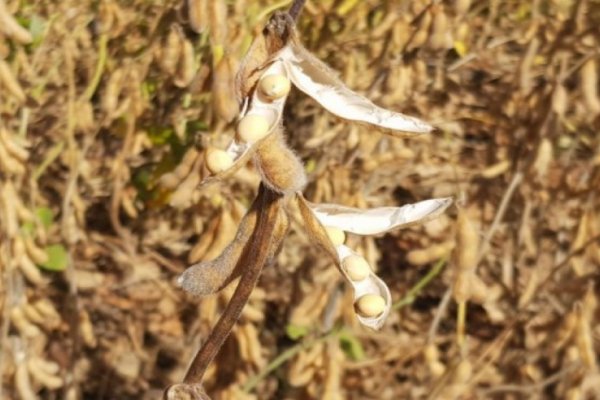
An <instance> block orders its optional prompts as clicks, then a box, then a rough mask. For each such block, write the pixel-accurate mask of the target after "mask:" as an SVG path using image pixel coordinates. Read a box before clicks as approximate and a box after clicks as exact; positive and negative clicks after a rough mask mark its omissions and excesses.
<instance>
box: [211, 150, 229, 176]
mask: <svg viewBox="0 0 600 400" xmlns="http://www.w3.org/2000/svg"><path fill="white" fill-rule="evenodd" d="M232 165H233V159H232V158H231V156H230V155H229V154H227V152H226V151H224V150H219V149H208V150H206V167H207V168H208V170H209V171H210V172H212V173H213V174H216V173H219V172H221V171H225V170H226V169H228V168H229V167H231V166H232Z"/></svg>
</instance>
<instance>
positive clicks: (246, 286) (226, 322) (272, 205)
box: [184, 185, 281, 384]
mask: <svg viewBox="0 0 600 400" xmlns="http://www.w3.org/2000/svg"><path fill="white" fill-rule="evenodd" d="M258 197H259V199H260V202H261V204H260V206H259V207H260V208H259V212H258V221H257V224H256V228H255V230H254V233H253V234H252V237H251V239H250V240H249V241H248V243H247V245H246V247H245V248H244V252H243V254H242V257H241V259H240V263H241V265H242V266H243V268H244V272H243V274H242V276H241V278H240V282H239V283H238V286H237V287H236V289H235V292H234V293H233V296H232V298H231V300H230V301H229V303H228V304H227V307H226V308H225V311H224V312H223V315H221V318H220V319H219V321H218V322H217V324H216V325H215V327H214V328H213V330H212V332H211V334H210V336H209V337H208V339H207V340H206V342H205V343H204V345H203V346H202V348H200V350H199V351H198V353H197V354H196V356H195V357H194V360H193V361H192V364H191V365H190V368H189V369H188V372H187V374H186V375H185V378H184V383H187V384H191V383H201V382H202V378H203V376H204V373H205V372H206V369H207V368H208V365H209V364H210V363H211V362H212V360H213V359H214V358H215V356H216V355H217V353H218V351H219V349H220V348H221V346H222V345H223V343H224V342H225V339H227V337H228V336H229V334H230V333H231V330H232V329H233V326H234V324H235V323H236V321H237V320H238V319H239V318H240V314H241V313H242V310H243V308H244V306H245V305H246V303H247V302H248V299H249V297H250V294H251V293H252V290H253V289H254V286H255V285H256V282H257V281H258V278H259V276H260V273H261V271H262V269H263V267H264V266H265V264H266V263H267V262H268V259H269V253H270V250H271V248H272V247H273V244H274V243H273V239H274V238H273V236H274V231H275V229H276V225H277V218H278V216H279V213H280V209H281V195H279V194H277V193H275V192H273V191H271V190H270V189H268V188H266V187H265V186H264V185H261V186H260V189H259V193H258ZM259 199H257V200H259ZM276 236H277V235H276ZM276 240H277V239H276ZM277 245H278V244H277Z"/></svg>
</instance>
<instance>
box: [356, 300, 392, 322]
mask: <svg viewBox="0 0 600 400" xmlns="http://www.w3.org/2000/svg"><path fill="white" fill-rule="evenodd" d="M354 307H355V309H356V312H357V313H358V314H359V315H361V316H362V317H366V318H372V317H377V316H378V315H381V313H383V311H384V310H385V299H384V298H383V297H381V296H380V295H378V294H365V295H364V296H362V297H361V298H359V299H358V300H356V303H354Z"/></svg>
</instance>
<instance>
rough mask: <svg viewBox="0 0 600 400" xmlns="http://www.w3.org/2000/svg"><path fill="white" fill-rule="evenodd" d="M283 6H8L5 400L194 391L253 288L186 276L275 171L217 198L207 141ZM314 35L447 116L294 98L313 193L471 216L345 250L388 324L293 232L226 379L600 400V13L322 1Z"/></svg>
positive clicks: (218, 378)
mask: <svg viewBox="0 0 600 400" xmlns="http://www.w3.org/2000/svg"><path fill="white" fill-rule="evenodd" d="M289 3H290V1H289V0H287V1H286V0H284V1H272V2H267V1H250V0H236V1H219V0H190V1H189V2H188V3H187V4H186V3H185V2H183V1H182V0H168V1H157V0H146V1H141V0H126V1H116V0H114V1H113V0H95V1H90V0H82V1H73V0H65V1H43V0H39V1H37V0H0V192H1V195H0V268H1V276H0V309H1V318H0V321H1V324H0V376H1V378H2V386H1V389H0V398H2V399H7V400H8V399H26V400H29V399H36V398H40V399H55V398H67V399H78V398H82V399H150V398H159V397H160V395H161V393H162V389H164V387H166V386H167V385H169V384H171V383H175V382H178V381H180V380H181V379H182V376H183V374H184V372H185V368H186V366H187V363H188V362H189V360H190V359H191V357H192V355H193V353H194V351H195V349H196V348H197V347H198V345H199V343H200V341H201V340H202V339H203V338H205V337H206V336H207V335H208V333H209V332H210V329H211V326H212V325H213V324H214V323H215V322H216V320H217V318H218V315H219V313H220V312H221V310H222V309H223V306H224V305H225V304H226V301H227V299H228V298H229V296H231V293H232V288H231V287H230V288H227V289H226V290H224V291H223V293H221V294H219V295H216V296H212V297H208V298H203V299H197V298H191V297H188V296H186V295H185V294H184V293H183V292H182V291H181V290H179V289H177V288H176V287H175V285H174V279H175V278H176V276H177V275H178V274H179V273H180V272H182V271H183V269H184V268H186V266H188V265H189V264H190V263H193V262H197V261H199V260H207V259H211V258H214V257H215V256H216V255H218V254H219V253H220V251H221V250H222V249H223V247H224V246H225V245H226V244H227V243H228V242H229V241H230V240H231V239H232V237H233V235H234V234H235V230H236V227H237V223H238V222H239V220H240V219H241V217H242V215H243V213H244V212H245V209H246V208H247V207H248V205H249V203H250V202H251V200H252V199H253V197H254V194H255V191H256V189H257V186H258V182H259V178H258V176H257V174H256V173H255V171H253V170H252V167H251V165H248V167H247V168H243V169H242V170H241V171H239V172H238V173H237V174H236V175H235V176H234V177H233V178H231V179H230V180H228V181H226V182H222V183H219V184H215V185H212V186H208V187H202V188H200V189H199V188H198V187H197V186H198V182H199V181H200V179H201V177H202V176H203V175H204V174H206V168H205V167H204V164H203V152H204V149H206V148H207V146H215V147H221V148H222V147H224V146H225V145H226V144H227V142H228V141H229V140H230V138H231V137H232V124H231V121H232V120H233V119H234V118H235V116H236V114H237V104H236V102H235V100H234V98H233V94H232V88H233V80H234V75H235V71H236V69H237V65H238V62H239V60H240V59H241V57H242V56H243V54H244V53H245V51H246V50H247V48H248V46H249V44H250V42H251V40H252V38H253V36H254V35H255V34H257V33H259V32H260V31H261V29H262V27H263V25H264V23H265V22H266V21H267V19H268V16H269V15H270V14H271V13H272V12H273V11H274V10H277V9H281V8H285V7H288V6H289ZM298 30H299V32H300V35H301V37H302V39H303V42H304V44H305V45H306V47H307V48H308V49H309V50H311V51H312V52H314V54H316V55H317V56H318V57H319V58H321V59H322V60H324V61H326V62H327V63H328V64H330V65H331V66H332V67H333V68H334V69H335V70H337V71H339V72H340V76H341V78H342V79H343V80H344V81H345V82H346V83H347V84H348V86H350V87H351V88H352V89H354V90H357V91H359V92H360V93H363V94H365V95H366V96H368V97H369V98H371V99H372V100H373V101H374V102H375V103H377V104H380V105H382V106H385V107H387V108H391V109H393V110H397V111H401V112H405V113H407V114H411V115H416V116H420V117H421V118H423V119H425V120H427V121H429V122H431V123H433V124H434V125H436V126H437V127H438V128H439V131H438V132H436V133H434V134H432V135H429V136H428V137H424V138H417V139H392V138H390V137H387V136H384V135H381V133H379V132H377V131H374V130H372V129H371V128H369V127H362V126H356V125H349V124H346V123H343V122H342V121H339V120H337V119H336V118H334V117H333V116H331V115H329V114H327V112H326V111H324V110H323V109H322V108H321V107H319V106H318V105H317V104H316V103H315V102H314V101H312V100H311V99H308V98H306V96H304V95H302V94H301V93H299V92H297V91H294V92H293V93H292V95H291V97H290V99H289V101H288V107H287V110H286V125H287V131H288V138H289V142H290V143H291V145H292V146H293V147H294V148H295V149H296V151H297V152H298V154H299V155H300V156H301V157H302V158H303V160H304V161H305V163H306V169H307V172H308V173H309V180H310V183H309V185H308V187H307V189H306V191H305V194H306V196H307V197H308V198H309V199H310V200H311V201H315V202H335V203H341V204H345V205H349V206H357V207H370V206H383V205H402V204H405V203H407V202H414V201H418V200H423V199H426V198H430V197H441V196H454V197H455V198H456V199H457V207H455V208H454V209H453V210H452V211H450V212H449V213H448V214H447V215H445V216H443V217H441V218H439V219H437V220H435V221H432V222H429V223H427V224H425V225H424V226H418V227H414V228H411V229H407V230H403V231H401V232H395V233H393V234H388V235H385V236H383V237H381V238H377V239H372V238H359V237H349V238H348V240H349V241H351V242H352V243H353V245H354V248H355V249H359V250H360V252H361V253H362V254H364V255H365V256H366V257H367V259H368V260H369V261H370V262H371V264H372V265H377V268H378V271H379V275H380V276H381V277H382V278H383V279H384V280H385V281H386V282H387V283H388V285H389V286H390V288H391V290H392V295H393V297H394V301H396V307H395V311H394V312H393V313H392V316H391V317H390V318H389V319H388V321H387V323H386V325H385V326H384V328H383V329H382V330H381V331H379V332H373V331H370V330H367V329H364V328H361V327H359V326H358V324H357V322H356V321H355V317H354V315H353V310H352V298H351V295H350V293H349V290H348V288H347V287H346V286H344V284H343V283H342V280H341V276H340V275H339V273H338V272H337V271H336V270H335V268H334V267H333V266H332V265H331V264H330V263H329V261H328V259H327V258H326V257H324V255H323V254H321V253H319V251H318V250H317V249H314V248H312V247H311V244H310V242H309V240H308V238H307V237H306V236H305V234H304V233H303V232H302V230H300V229H299V230H293V231H292V233H291V235H290V236H289V237H288V240H287V241H286V243H285V244H284V249H283V251H282V253H281V254H280V256H279V259H278V262H277V264H276V265H273V266H271V267H269V268H267V269H266V270H265V271H264V274H263V277H262V279H261V281H260V284H259V287H258V288H257V289H256V290H255V292H254V294H253V296H252V298H251V301H250V304H249V305H248V306H247V308H246V309H245V311H244V314H243V317H242V320H241V321H240V323H239V324H238V326H237V327H236V328H235V330H234V332H233V334H232V336H231V337H230V338H229V339H228V340H227V342H226V344H225V346H224V348H223V350H222V352H221V354H220V355H219V357H218V359H217V360H216V361H215V363H214V364H213V366H212V367H211V368H210V370H209V372H208V374H207V380H206V389H207V391H208V392H209V393H210V394H211V395H212V396H213V398H215V399H224V400H227V399H328V400H334V399H404V398H410V399H426V398H428V399H459V398H460V399H558V398H561V399H595V398H600V389H599V388H600V375H599V370H598V359H597V353H598V352H599V351H600V324H599V323H598V321H599V311H598V307H597V302H598V296H599V284H600V274H599V273H598V271H599V267H600V243H599V242H600V239H599V237H600V196H599V195H600V191H599V188H600V136H599V134H598V131H599V128H600V94H599V91H600V90H599V84H598V73H599V70H600V66H599V65H600V51H599V49H600V43H598V41H599V39H598V38H599V37H600V2H598V1H597V0H579V1H577V0H533V1H498V0H489V1H480V2H474V1H473V2H471V1H469V0H456V1H422V0H416V1H402V0H362V1H358V0H322V1H316V0H308V2H307V4H306V7H305V9H304V11H303V14H302V15H301V18H300V20H299V25H298ZM457 215H460V216H461V219H460V220H461V221H463V222H464V221H468V226H470V227H471V228H469V229H471V231H469V232H466V233H465V231H462V228H463V226H462V225H461V224H457ZM468 234H470V236H469V235H468ZM466 237H467V238H468V240H465V238H466ZM465 254H471V256H473V255H474V257H476V260H477V261H478V262H477V268H476V269H474V270H470V271H466V272H465V271H463V270H461V269H460V268H459V267H460V265H459V264H460V263H459V262H457V260H459V259H460V257H461V255H463V256H464V255H465ZM461 274H462V275H461ZM464 274H467V275H464ZM464 276H468V280H467V281H465V280H464V279H463V280H460V279H462V278H461V277H463V278H464ZM459 280H460V283H462V284H463V286H464V282H467V284H466V287H468V288H469V290H467V292H468V296H467V300H468V301H467V302H466V306H465V307H457V304H456V300H457V299H459V298H460V296H459V294H458V293H457V291H458V290H459V289H460V288H459V286H460V285H459ZM462 288H463V289H464V287H462ZM462 294H463V295H464V293H462Z"/></svg>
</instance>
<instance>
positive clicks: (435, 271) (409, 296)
mask: <svg viewBox="0 0 600 400" xmlns="http://www.w3.org/2000/svg"><path fill="white" fill-rule="evenodd" d="M447 261H448V259H447V257H443V258H440V259H439V261H438V262H437V263H436V264H435V265H434V266H433V268H431V270H429V272H427V274H425V276H424V277H422V278H421V280H419V282H417V284H416V285H415V286H413V287H412V288H411V289H410V290H409V291H408V292H407V293H406V295H405V296H404V297H403V298H401V299H400V300H398V301H397V302H396V303H394V305H393V306H392V309H393V310H399V309H401V308H402V307H404V306H407V305H409V304H412V303H414V301H415V300H416V298H417V296H418V295H419V293H420V292H421V291H422V290H423V289H424V288H425V287H426V286H427V285H429V283H431V281H432V280H433V279H434V278H435V277H436V276H438V275H439V274H440V272H442V269H444V266H445V265H446V262H447Z"/></svg>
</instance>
